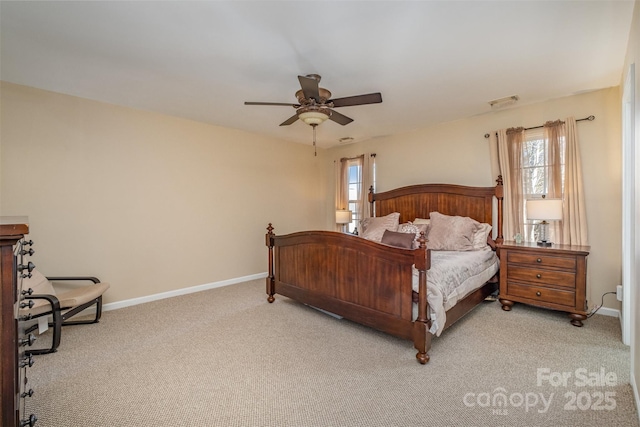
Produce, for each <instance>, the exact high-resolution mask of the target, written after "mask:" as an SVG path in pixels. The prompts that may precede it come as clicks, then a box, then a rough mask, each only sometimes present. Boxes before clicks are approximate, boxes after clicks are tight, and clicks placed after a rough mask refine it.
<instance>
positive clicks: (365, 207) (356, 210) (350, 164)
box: [336, 154, 376, 233]
mask: <svg viewBox="0 0 640 427" xmlns="http://www.w3.org/2000/svg"><path fill="white" fill-rule="evenodd" d="M375 156H376V155H375V154H361V155H359V156H357V157H351V158H342V159H340V161H339V162H336V165H337V166H338V167H337V169H336V172H337V179H336V209H349V210H350V211H351V212H352V217H351V223H349V224H347V230H348V232H350V233H353V232H354V231H356V229H357V228H358V226H359V224H360V221H361V220H363V219H364V218H367V217H368V216H369V203H368V201H369V187H371V186H372V185H375V178H374V177H375Z"/></svg>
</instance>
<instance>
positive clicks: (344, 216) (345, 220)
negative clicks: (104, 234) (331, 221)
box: [336, 209, 353, 232]
mask: <svg viewBox="0 0 640 427" xmlns="http://www.w3.org/2000/svg"><path fill="white" fill-rule="evenodd" d="M352 215H353V214H352V212H351V211H350V210H346V209H337V210H336V224H342V231H343V232H345V228H346V226H347V224H349V223H350V222H351V216H352Z"/></svg>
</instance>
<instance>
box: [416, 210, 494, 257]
mask: <svg viewBox="0 0 640 427" xmlns="http://www.w3.org/2000/svg"><path fill="white" fill-rule="evenodd" d="M429 217H430V218H431V226H430V229H429V242H428V243H427V247H428V248H429V249H433V250H441V251H471V250H473V241H474V234H475V232H476V229H477V225H476V223H477V221H475V220H473V219H471V218H469V217H462V216H449V215H443V214H441V213H439V212H431V214H429ZM485 241H486V240H485Z"/></svg>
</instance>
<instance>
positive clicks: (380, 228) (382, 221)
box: [360, 212, 400, 242]
mask: <svg viewBox="0 0 640 427" xmlns="http://www.w3.org/2000/svg"><path fill="white" fill-rule="evenodd" d="M399 221H400V214H399V213H398V212H394V213H391V214H389V215H387V216H381V217H376V218H365V219H363V220H362V221H361V222H360V228H361V230H362V234H361V235H362V237H364V238H365V239H369V240H373V241H374V242H380V241H381V240H382V235H383V234H384V231H385V230H389V231H398V223H399Z"/></svg>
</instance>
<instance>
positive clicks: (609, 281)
mask: <svg viewBox="0 0 640 427" xmlns="http://www.w3.org/2000/svg"><path fill="white" fill-rule="evenodd" d="M620 114H621V112H620V95H619V88H617V87H616V88H610V89H606V90H600V91H596V92H591V93H586V94H581V95H576V96H571V97H567V98H562V99H557V100H553V101H548V102H544V103H540V104H535V105H529V106H521V107H518V108H511V109H506V110H502V111H496V112H492V113H488V114H485V115H480V116H475V117H472V118H469V119H464V120H459V121H455V122H450V123H443V124H440V125H437V126H433V127H429V128H425V129H420V130H417V131H413V132H407V133H405V134H401V135H394V136H390V137H384V138H378V139H374V140H370V141H365V142H362V143H356V144H351V145H346V146H340V147H335V148H332V149H330V150H328V151H327V152H326V153H325V157H326V161H325V171H326V173H327V174H328V181H329V184H328V186H329V187H328V188H334V186H335V178H334V175H333V174H332V173H331V171H332V170H333V161H334V159H339V158H340V157H345V156H353V155H355V154H358V153H362V152H375V153H376V154H377V156H376V167H377V182H378V191H385V190H389V189H392V188H395V187H399V186H404V185H410V184H420V183H427V182H444V183H454V184H461V185H474V186H491V185H494V182H495V177H493V176H492V172H491V159H490V151H489V140H488V139H486V138H485V137H484V135H485V134H486V133H488V132H491V131H495V130H497V129H501V128H507V127H512V126H525V127H530V126H537V125H541V124H543V123H544V122H545V121H547V120H555V119H559V118H565V117H568V116H574V117H575V118H576V119H581V118H583V117H587V116H589V115H594V116H595V117H596V120H595V121H593V122H588V121H586V122H579V123H578V135H579V138H580V146H581V157H582V162H583V163H582V165H583V178H584V186H585V198H586V204H587V222H588V230H589V240H590V243H591V253H590V256H589V261H588V263H589V264H588V283H589V289H588V300H589V307H590V308H591V307H593V306H594V305H595V304H600V300H601V296H602V294H604V293H605V292H609V291H615V287H616V285H619V284H620V283H621V277H622V276H621V262H622V261H621V237H620V236H621V226H622V225H621V133H620V132H621V131H620V117H621V116H620ZM332 208H333V206H328V207H327V213H326V215H327V218H328V219H327V222H328V223H330V222H331V218H332V217H331V210H332ZM605 306H606V307H610V308H614V309H620V304H619V303H618V301H616V300H615V298H611V297H609V298H607V299H605Z"/></svg>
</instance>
